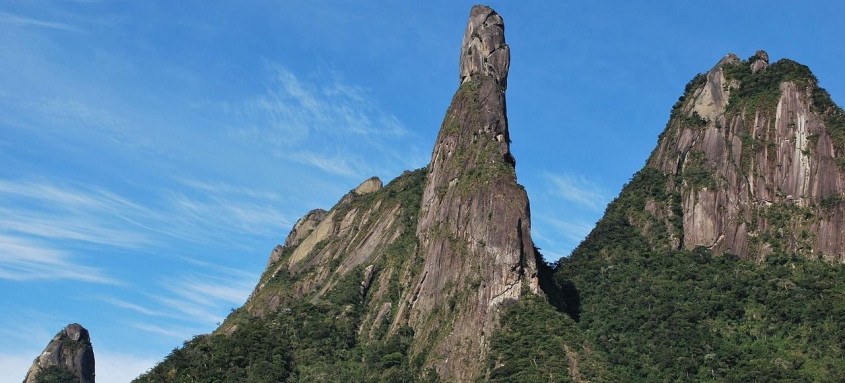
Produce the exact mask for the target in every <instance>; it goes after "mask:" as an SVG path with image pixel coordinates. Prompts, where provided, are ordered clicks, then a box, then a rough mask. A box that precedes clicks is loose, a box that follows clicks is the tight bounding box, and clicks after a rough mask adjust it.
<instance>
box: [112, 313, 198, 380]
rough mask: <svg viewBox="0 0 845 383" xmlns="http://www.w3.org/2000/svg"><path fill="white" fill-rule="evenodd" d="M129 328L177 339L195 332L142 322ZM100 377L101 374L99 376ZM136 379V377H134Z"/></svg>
mask: <svg viewBox="0 0 845 383" xmlns="http://www.w3.org/2000/svg"><path fill="white" fill-rule="evenodd" d="M129 326H131V327H133V328H136V329H138V330H141V331H146V332H148V333H152V334H156V335H164V336H166V337H168V338H175V339H181V340H184V339H187V338H189V337H190V334H192V333H193V332H194V331H193V330H190V329H187V328H183V327H178V328H177V327H173V326H168V327H164V326H159V325H156V324H151V323H140V322H132V323H129ZM98 376H99V374H98ZM133 378H134V377H133Z"/></svg>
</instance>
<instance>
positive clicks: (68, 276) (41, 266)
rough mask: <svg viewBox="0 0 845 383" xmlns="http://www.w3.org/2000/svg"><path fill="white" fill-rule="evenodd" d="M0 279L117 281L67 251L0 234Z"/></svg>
mask: <svg viewBox="0 0 845 383" xmlns="http://www.w3.org/2000/svg"><path fill="white" fill-rule="evenodd" d="M0 279H7V280H13V281H31V280H50V279H64V280H76V281H82V282H90V283H106V284H117V283H118V282H117V281H115V280H114V279H112V278H110V277H108V276H107V275H106V274H105V271H104V270H102V269H99V268H96V267H91V266H85V265H81V264H78V263H77V262H75V261H74V259H73V255H72V254H70V253H69V252H67V251H64V250H60V249H56V248H54V247H51V246H50V245H48V244H45V243H42V242H39V241H35V240H26V239H23V238H19V237H14V236H9V235H3V234H0Z"/></svg>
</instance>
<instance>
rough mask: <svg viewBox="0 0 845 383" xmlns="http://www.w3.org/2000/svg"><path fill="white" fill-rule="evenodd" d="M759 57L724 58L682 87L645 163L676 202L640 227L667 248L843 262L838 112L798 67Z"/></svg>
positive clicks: (844, 129)
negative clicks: (666, 239) (659, 234)
mask: <svg viewBox="0 0 845 383" xmlns="http://www.w3.org/2000/svg"><path fill="white" fill-rule="evenodd" d="M768 59H769V55H768V54H767V53H766V52H765V51H758V52H757V53H756V54H755V55H754V56H752V57H751V58H749V59H748V60H747V61H741V60H740V59H739V58H738V57H737V56H736V55H733V54H729V55H727V56H725V57H724V58H723V59H722V60H720V61H719V63H718V64H716V66H714V67H713V69H711V70H710V71H709V72H707V74H705V75H700V76H698V77H696V78H695V79H694V80H693V81H692V82H691V83H690V84H689V85H688V87H687V91H686V92H685V94H684V96H683V97H682V100H681V101H679V102H678V104H677V105H676V106H675V108H674V109H673V111H672V118H671V120H670V121H669V124H668V126H667V128H666V131H665V132H664V133H663V134H662V135H661V138H660V140H659V142H658V147H657V149H656V150H655V151H654V153H653V154H652V156H651V158H650V159H649V161H648V168H650V169H655V170H657V171H659V172H661V173H662V174H666V175H669V176H670V179H667V184H666V186H665V188H666V190H667V191H668V192H669V193H670V194H672V193H674V194H677V195H678V197H679V199H678V200H676V201H667V202H666V203H663V202H660V201H656V200H652V201H649V203H648V205H647V214H648V215H650V216H651V217H652V218H654V219H656V221H661V222H660V223H656V224H655V225H651V224H650V223H647V222H643V224H646V225H647V226H648V227H650V229H651V230H654V231H655V232H656V231H658V230H660V231H665V232H667V233H668V235H669V236H670V237H671V239H672V241H671V242H672V246H675V247H677V246H682V247H684V248H687V249H692V248H695V247H696V246H704V247H707V248H709V249H712V250H713V251H714V252H716V253H731V254H736V255H738V256H740V257H742V258H749V259H755V260H759V259H763V258H764V257H765V256H767V255H769V254H772V253H777V252H788V253H795V254H800V255H802V256H805V257H808V258H824V259H827V260H830V261H837V262H842V261H845V236H843V233H845V204H843V203H842V201H843V199H842V197H843V195H845V113H843V111H842V109H840V108H839V107H837V106H835V105H834V104H833V102H832V101H831V99H830V95H828V94H827V92H825V91H824V89H821V88H819V86H818V81H817V80H816V78H815V77H814V76H813V74H812V73H811V72H810V70H809V69H808V68H807V67H806V66H804V65H801V64H798V63H796V62H794V61H791V60H786V59H784V60H780V61H778V62H776V63H774V64H771V65H769V63H768ZM675 204H677V205H675ZM652 218H649V219H648V220H649V221H651V220H652ZM673 219H677V222H678V223H682V225H679V226H677V227H674V226H673V224H672V223H671V222H672V220H673Z"/></svg>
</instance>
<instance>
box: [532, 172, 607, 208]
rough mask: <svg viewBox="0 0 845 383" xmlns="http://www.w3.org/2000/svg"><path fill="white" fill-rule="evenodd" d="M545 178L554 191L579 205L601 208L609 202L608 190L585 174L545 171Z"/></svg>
mask: <svg viewBox="0 0 845 383" xmlns="http://www.w3.org/2000/svg"><path fill="white" fill-rule="evenodd" d="M545 178H546V179H547V180H548V182H549V183H550V186H551V189H552V193H554V194H555V195H557V196H559V197H563V199H565V200H567V201H569V202H572V203H574V204H576V205H578V206H581V207H585V208H588V209H591V210H601V209H603V208H604V206H605V205H606V204H607V202H608V198H607V193H606V191H605V190H604V189H602V188H601V187H600V186H599V185H598V184H596V183H595V182H594V181H592V180H590V179H588V178H586V177H584V176H580V175H571V174H555V173H545Z"/></svg>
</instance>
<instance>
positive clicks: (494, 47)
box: [460, 5, 511, 89]
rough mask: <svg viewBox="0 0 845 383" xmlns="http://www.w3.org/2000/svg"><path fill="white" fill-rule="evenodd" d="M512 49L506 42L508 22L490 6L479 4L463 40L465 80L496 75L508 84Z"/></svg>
mask: <svg viewBox="0 0 845 383" xmlns="http://www.w3.org/2000/svg"><path fill="white" fill-rule="evenodd" d="M510 61H511V51H510V47H508V45H507V44H506V43H505V22H504V21H503V20H502V17H501V16H499V14H497V13H496V11H494V10H492V9H491V8H489V7H485V6H483V5H476V6H474V7H472V10H471V11H470V14H469V23H467V29H466V32H465V33H464V41H463V44H461V66H460V69H461V70H460V73H461V83H462V84H463V83H465V82H467V81H470V80H471V79H473V78H474V77H479V76H482V77H483V76H487V77H492V78H493V79H494V80H495V81H496V82H497V83H499V84H500V85H501V86H502V89H505V88H507V79H508V68H509V67H510Z"/></svg>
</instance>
